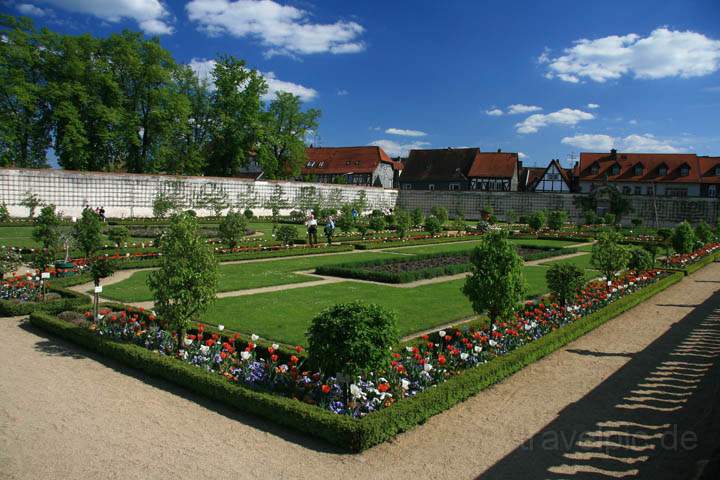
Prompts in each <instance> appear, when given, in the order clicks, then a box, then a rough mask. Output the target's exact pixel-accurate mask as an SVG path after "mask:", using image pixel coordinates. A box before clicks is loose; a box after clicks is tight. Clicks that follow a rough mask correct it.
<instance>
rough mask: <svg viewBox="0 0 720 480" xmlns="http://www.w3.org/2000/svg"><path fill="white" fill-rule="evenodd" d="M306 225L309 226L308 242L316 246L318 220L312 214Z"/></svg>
mask: <svg viewBox="0 0 720 480" xmlns="http://www.w3.org/2000/svg"><path fill="white" fill-rule="evenodd" d="M305 225H307V233H308V242H309V243H310V246H311V247H312V246H314V245H315V244H316V243H317V225H318V222H317V219H315V215H313V214H312V213H311V214H310V216H309V217H308V219H307V221H306V222H305Z"/></svg>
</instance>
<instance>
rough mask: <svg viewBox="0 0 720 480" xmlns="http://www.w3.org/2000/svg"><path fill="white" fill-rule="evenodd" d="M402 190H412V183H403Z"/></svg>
mask: <svg viewBox="0 0 720 480" xmlns="http://www.w3.org/2000/svg"><path fill="white" fill-rule="evenodd" d="M403 190H412V183H403Z"/></svg>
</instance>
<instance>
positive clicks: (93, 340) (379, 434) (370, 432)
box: [30, 272, 683, 452]
mask: <svg viewBox="0 0 720 480" xmlns="http://www.w3.org/2000/svg"><path fill="white" fill-rule="evenodd" d="M682 278H683V274H682V273H680V272H675V273H671V274H669V275H668V276H667V277H664V278H662V279H660V280H658V282H657V283H655V284H653V285H650V286H648V287H646V288H644V289H642V290H640V291H638V292H635V293H633V294H630V295H628V296H626V297H623V298H621V299H620V300H618V301H616V302H613V303H611V304H609V305H608V306H606V307H605V308H603V309H602V310H600V311H597V312H594V313H592V314H590V315H588V316H587V317H584V318H582V319H580V320H578V321H576V322H575V323H572V324H570V325H566V326H564V327H562V328H560V329H558V330H555V331H554V332H551V333H549V334H548V335H546V336H544V337H543V338H541V339H539V340H537V341H534V342H532V343H529V344H527V345H524V346H522V347H520V348H518V349H517V350H514V351H512V352H510V353H508V354H507V355H504V356H502V357H497V358H495V359H493V360H492V361H490V362H489V363H487V364H485V365H483V366H479V367H475V368H472V369H468V370H465V371H463V372H462V373H460V374H458V375H456V376H455V377H452V378H450V379H448V380H447V381H446V382H444V383H441V384H439V385H437V387H435V388H432V389H430V390H426V391H424V392H421V393H419V394H418V395H417V396H415V397H413V398H408V399H404V400H403V401H401V402H398V403H396V404H395V405H393V406H392V407H390V408H387V409H383V410H380V411H377V412H374V413H372V414H370V415H368V416H367V417H365V418H363V419H361V420H354V419H351V418H349V417H346V416H343V415H336V414H333V413H331V412H329V411H326V410H323V409H320V408H317V407H316V406H313V405H308V404H305V403H302V402H300V401H297V400H293V399H290V398H287V397H282V396H278V395H274V394H272V393H266V392H261V391H255V390H252V389H249V388H247V387H244V386H240V385H236V384H232V383H230V382H228V381H227V380H226V379H225V378H224V377H222V376H221V375H218V374H215V373H208V372H205V371H204V370H201V369H199V368H197V367H194V366H192V365H189V364H186V363H184V362H181V361H177V360H175V359H173V358H171V357H167V356H164V355H160V354H159V353H157V352H153V351H150V350H147V349H145V348H143V347H140V346H137V345H133V344H128V343H121V342H116V341H112V340H107V339H104V338H102V337H99V336H97V335H95V334H94V333H92V332H90V331H89V330H87V329H85V328H82V327H78V326H75V325H73V324H70V323H68V322H65V321H62V320H60V319H58V318H55V317H53V316H52V315H50V314H48V313H46V312H41V311H37V312H34V313H33V314H32V315H31V316H30V322H31V324H33V325H34V326H36V327H38V328H40V329H42V330H45V331H47V332H49V333H51V334H54V335H57V336H60V337H62V338H65V339H67V340H69V341H71V342H73V343H76V344H79V345H81V346H83V347H85V348H88V349H89V350H92V351H95V352H98V353H100V354H103V355H106V356H108V357H110V358H112V359H114V360H117V361H119V362H121V363H124V364H126V365H129V366H131V367H134V368H137V369H139V370H141V371H143V372H145V373H147V374H150V375H154V376H158V377H161V378H163V379H165V380H168V381H170V382H172V383H176V384H178V385H180V386H183V387H185V388H188V389H189V390H192V391H195V392H197V393H199V394H202V395H205V396H208V397H210V398H212V399H214V400H218V401H220V402H223V403H226V404H228V405H231V406H233V407H236V408H238V409H239V410H241V411H243V412H247V413H251V414H255V415H258V416H260V417H263V418H265V419H268V420H271V421H273V422H276V423H278V424H280V425H284V426H287V427H291V428H294V429H297V430H300V431H302V432H305V433H308V434H311V435H314V436H317V437H320V438H323V439H325V440H327V441H328V442H330V443H332V444H335V445H338V446H341V447H343V448H346V449H348V450H349V451H352V452H359V451H362V450H365V449H367V448H370V447H372V446H374V445H377V444H379V443H382V442H384V441H386V440H388V439H390V438H392V437H394V436H396V435H397V434H399V433H402V432H404V431H407V430H410V429H412V428H413V427H415V426H416V425H418V424H421V423H424V422H425V421H426V420H427V419H429V418H430V417H432V416H434V415H436V414H438V413H441V412H443V411H445V410H447V409H449V408H451V407H453V406H454V405H456V404H457V403H459V402H461V401H464V400H466V399H467V398H469V397H471V396H473V395H475V394H477V393H479V392H480V391H482V390H484V389H485V388H487V387H489V386H491V385H493V384H495V383H497V382H499V381H501V380H503V379H505V378H507V377H509V376H510V375H512V374H513V373H515V372H517V371H519V370H520V369H522V368H523V367H525V366H527V365H529V364H531V363H533V362H535V361H537V360H539V359H541V358H543V357H545V356H546V355H548V354H550V353H552V352H553V351H555V350H557V349H558V348H560V347H562V346H564V345H566V344H568V343H569V342H571V341H573V340H575V339H577V338H579V337H581V336H582V335H584V334H586V333H588V332H590V331H591V330H593V329H595V328H597V327H599V326H600V325H602V324H604V323H605V322H607V321H609V320H611V319H612V318H615V317H616V316H618V315H620V314H621V313H623V312H625V311H627V310H629V309H631V308H633V307H635V306H636V305H638V304H640V303H642V302H643V301H645V300H647V299H649V298H650V297H652V296H654V295H656V294H657V293H659V292H661V291H663V290H665V289H666V288H668V287H669V286H671V285H673V284H675V283H677V282H679V281H681V280H682Z"/></svg>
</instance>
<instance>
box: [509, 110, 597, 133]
mask: <svg viewBox="0 0 720 480" xmlns="http://www.w3.org/2000/svg"><path fill="white" fill-rule="evenodd" d="M593 118H595V116H594V115H593V114H592V113H588V112H584V111H582V110H576V109H572V108H563V109H562V110H558V111H557V112H552V113H547V114H545V113H536V114H534V115H530V116H529V117H527V118H526V119H525V120H523V121H522V122H520V123H516V124H515V127H516V129H517V133H536V132H537V131H538V130H539V129H541V128H543V127H547V126H548V125H576V124H577V123H579V122H582V121H583V120H592V119H593Z"/></svg>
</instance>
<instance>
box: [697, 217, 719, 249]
mask: <svg viewBox="0 0 720 480" xmlns="http://www.w3.org/2000/svg"><path fill="white" fill-rule="evenodd" d="M695 236H696V237H697V239H698V240H699V241H700V242H702V244H703V245H705V244H708V243H710V242H713V241H715V232H713V229H712V227H711V226H710V225H708V224H707V222H706V221H705V220H701V221H700V223H698V225H697V227H695Z"/></svg>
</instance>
